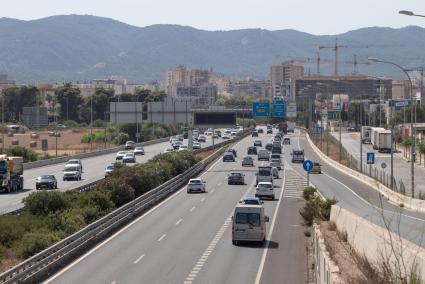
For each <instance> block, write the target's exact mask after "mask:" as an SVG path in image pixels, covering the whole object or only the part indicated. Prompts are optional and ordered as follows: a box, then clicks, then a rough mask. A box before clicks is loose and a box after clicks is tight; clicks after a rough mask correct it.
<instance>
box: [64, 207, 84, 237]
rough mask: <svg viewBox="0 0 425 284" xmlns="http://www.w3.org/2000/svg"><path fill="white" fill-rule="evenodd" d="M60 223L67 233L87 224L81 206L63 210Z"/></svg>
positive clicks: (69, 233) (71, 232)
mask: <svg viewBox="0 0 425 284" xmlns="http://www.w3.org/2000/svg"><path fill="white" fill-rule="evenodd" d="M60 223H61V226H62V231H63V232H64V233H65V234H66V235H71V234H73V233H75V232H77V231H79V230H80V229H82V228H84V227H85V226H86V225H87V224H86V222H85V219H84V216H83V214H82V212H81V210H80V209H79V208H78V209H71V210H69V211H66V212H63V213H62V214H61V215H60Z"/></svg>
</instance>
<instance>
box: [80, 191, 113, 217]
mask: <svg viewBox="0 0 425 284" xmlns="http://www.w3.org/2000/svg"><path fill="white" fill-rule="evenodd" d="M84 207H92V208H96V209H97V211H98V212H99V214H100V215H105V214H107V213H109V212H111V211H112V210H113V209H115V206H114V203H113V202H112V200H111V198H110V196H109V194H108V193H106V192H102V191H99V190H92V191H89V192H81V193H80V195H79V196H78V199H77V201H76V204H75V205H74V208H84Z"/></svg>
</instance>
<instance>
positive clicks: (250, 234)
mask: <svg viewBox="0 0 425 284" xmlns="http://www.w3.org/2000/svg"><path fill="white" fill-rule="evenodd" d="M266 222H269V217H267V216H266V215H265V213H264V207H263V206H262V205H253V204H252V205H251V204H238V205H236V207H235V210H234V212H233V217H232V244H233V245H238V244H239V242H241V241H244V242H261V243H263V244H264V242H265V241H266V227H267V226H266Z"/></svg>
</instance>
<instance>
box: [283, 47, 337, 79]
mask: <svg viewBox="0 0 425 284" xmlns="http://www.w3.org/2000/svg"><path fill="white" fill-rule="evenodd" d="M316 54H317V57H316V58H312V57H295V56H278V57H279V58H286V59H288V62H290V63H312V62H314V63H316V66H317V67H316V68H317V75H320V63H321V62H328V63H331V62H332V60H329V59H321V58H320V52H317V53H316Z"/></svg>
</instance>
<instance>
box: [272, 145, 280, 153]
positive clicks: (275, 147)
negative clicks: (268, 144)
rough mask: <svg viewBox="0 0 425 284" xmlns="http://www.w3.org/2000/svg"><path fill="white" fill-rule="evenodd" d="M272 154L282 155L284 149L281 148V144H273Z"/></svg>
mask: <svg viewBox="0 0 425 284" xmlns="http://www.w3.org/2000/svg"><path fill="white" fill-rule="evenodd" d="M272 154H282V147H281V146H280V144H279V145H276V144H273V147H272Z"/></svg>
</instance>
